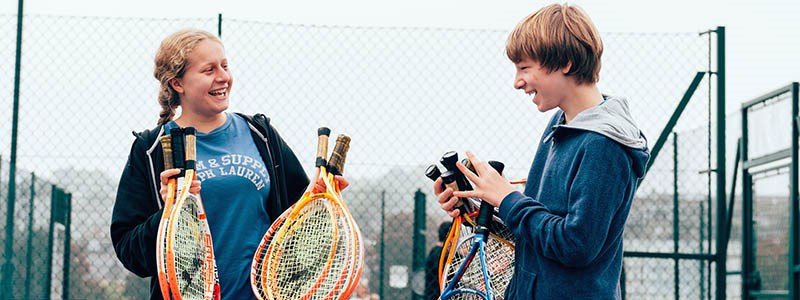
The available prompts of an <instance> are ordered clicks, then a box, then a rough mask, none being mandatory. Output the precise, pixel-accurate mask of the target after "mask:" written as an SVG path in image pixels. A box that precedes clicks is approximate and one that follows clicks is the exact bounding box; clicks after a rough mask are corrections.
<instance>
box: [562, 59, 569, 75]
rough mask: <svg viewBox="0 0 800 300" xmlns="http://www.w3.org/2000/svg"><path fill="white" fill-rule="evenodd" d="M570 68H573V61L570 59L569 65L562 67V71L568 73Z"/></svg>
mask: <svg viewBox="0 0 800 300" xmlns="http://www.w3.org/2000/svg"><path fill="white" fill-rule="evenodd" d="M570 70H572V61H571V60H568V61H567V65H566V66H564V67H563V68H561V73H562V74H568V73H569V71H570Z"/></svg>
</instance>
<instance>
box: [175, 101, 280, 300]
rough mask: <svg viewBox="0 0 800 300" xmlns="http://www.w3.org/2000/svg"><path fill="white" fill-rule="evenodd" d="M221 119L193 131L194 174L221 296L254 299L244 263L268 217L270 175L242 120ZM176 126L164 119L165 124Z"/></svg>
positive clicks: (234, 117)
mask: <svg viewBox="0 0 800 300" xmlns="http://www.w3.org/2000/svg"><path fill="white" fill-rule="evenodd" d="M227 116H228V118H227V120H226V121H225V124H223V125H222V126H220V127H219V128H217V129H214V130H213V131H211V132H209V133H201V132H197V179H198V180H200V181H201V182H202V185H201V189H200V197H201V198H202V199H203V206H204V207H205V209H206V215H207V216H208V226H209V227H210V229H211V237H212V239H213V241H214V255H215V256H216V261H217V268H218V269H219V282H220V288H221V291H220V294H221V295H222V298H223V299H254V298H255V296H254V295H253V292H252V289H251V288H250V265H251V263H252V260H253V253H255V250H256V248H257V247H258V243H259V242H260V241H261V237H262V236H263V235H264V233H265V232H266V231H267V229H268V228H269V226H270V224H271V221H272V220H270V218H269V215H268V214H267V207H266V201H265V199H267V197H268V196H269V191H270V178H269V174H268V173H267V169H266V168H265V166H264V161H263V160H262V159H261V155H260V154H259V152H258V149H257V148H256V144H255V142H254V141H253V138H252V136H251V135H250V128H249V126H248V125H247V121H246V120H245V119H244V118H242V117H240V116H239V115H236V114H227ZM177 126H178V125H177V124H176V123H175V122H174V121H173V122H169V123H168V124H167V125H166V127H165V129H166V130H167V132H169V130H170V129H172V128H175V127H177Z"/></svg>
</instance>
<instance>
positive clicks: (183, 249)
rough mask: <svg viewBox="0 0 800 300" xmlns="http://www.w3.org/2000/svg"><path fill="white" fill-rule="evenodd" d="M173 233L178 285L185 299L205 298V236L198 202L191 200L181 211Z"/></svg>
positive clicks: (173, 250) (175, 275)
mask: <svg viewBox="0 0 800 300" xmlns="http://www.w3.org/2000/svg"><path fill="white" fill-rule="evenodd" d="M177 213H178V214H177V216H176V217H177V218H176V219H175V220H174V222H175V224H174V229H173V232H172V239H173V243H172V253H173V256H174V270H175V271H176V274H170V276H174V277H175V280H176V281H177V283H178V286H177V288H178V291H179V292H180V294H181V295H183V296H184V297H183V298H188V299H191V298H192V297H193V296H199V298H197V299H202V298H203V296H204V295H205V292H206V291H205V288H206V287H205V279H206V278H207V276H206V275H205V274H204V271H205V270H207V268H208V267H209V266H206V265H205V264H206V263H207V261H206V247H205V235H204V230H203V227H202V225H201V220H200V218H199V216H198V207H197V203H196V202H194V201H187V202H186V203H184V205H182V206H181V207H180V208H179V211H177Z"/></svg>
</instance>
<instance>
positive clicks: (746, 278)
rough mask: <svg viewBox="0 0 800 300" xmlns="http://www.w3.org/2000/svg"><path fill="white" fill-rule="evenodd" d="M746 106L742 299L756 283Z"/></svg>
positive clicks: (744, 126)
mask: <svg viewBox="0 0 800 300" xmlns="http://www.w3.org/2000/svg"><path fill="white" fill-rule="evenodd" d="M747 110H748V108H747V107H743V108H742V149H741V150H742V153H741V154H742V157H741V160H742V299H743V300H745V299H751V298H750V289H752V288H754V287H755V285H756V280H755V274H754V271H755V253H754V248H753V243H754V236H753V177H752V175H750V169H749V168H748V167H747V166H746V165H745V163H746V162H747V160H748V159H749V157H748V153H747V152H748V148H749V147H750V144H749V138H748V135H747V129H748V128H747V127H748V124H747V118H748V115H747Z"/></svg>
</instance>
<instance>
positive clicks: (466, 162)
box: [461, 158, 506, 175]
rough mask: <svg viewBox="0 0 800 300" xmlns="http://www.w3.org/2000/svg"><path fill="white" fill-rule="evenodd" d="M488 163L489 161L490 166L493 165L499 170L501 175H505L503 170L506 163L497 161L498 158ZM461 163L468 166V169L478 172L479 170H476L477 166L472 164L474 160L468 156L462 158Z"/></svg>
mask: <svg viewBox="0 0 800 300" xmlns="http://www.w3.org/2000/svg"><path fill="white" fill-rule="evenodd" d="M488 163H489V165H490V166H492V168H493V169H494V170H495V171H497V173H499V174H500V175H503V170H504V169H505V167H506V165H505V164H504V163H501V162H499V161H496V160H490V161H489V162H488ZM461 164H463V165H464V166H465V167H467V169H468V170H470V171H472V173H475V174H478V172H476V171H475V166H474V165H472V161H470V160H469V159H468V158H464V159H462V160H461Z"/></svg>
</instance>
